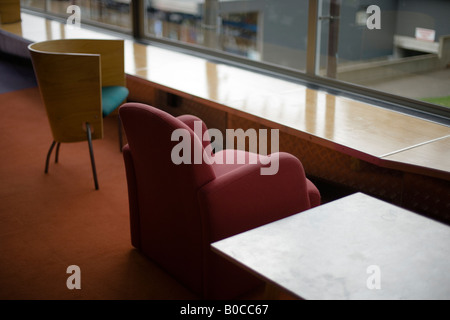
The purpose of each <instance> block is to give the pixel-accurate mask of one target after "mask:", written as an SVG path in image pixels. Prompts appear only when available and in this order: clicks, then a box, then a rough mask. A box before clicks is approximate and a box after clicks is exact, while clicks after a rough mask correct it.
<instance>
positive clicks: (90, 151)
mask: <svg viewBox="0 0 450 320" xmlns="http://www.w3.org/2000/svg"><path fill="white" fill-rule="evenodd" d="M86 133H87V138H88V144H89V154H90V155H91V165H92V174H93V176H94V184H95V190H98V181H97V171H96V170H95V160H94V149H93V148H92V135H91V126H90V124H89V123H88V122H86Z"/></svg>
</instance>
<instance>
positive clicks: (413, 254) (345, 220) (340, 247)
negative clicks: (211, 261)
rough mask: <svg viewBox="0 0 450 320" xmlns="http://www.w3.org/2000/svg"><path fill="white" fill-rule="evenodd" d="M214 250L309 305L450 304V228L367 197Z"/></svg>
mask: <svg viewBox="0 0 450 320" xmlns="http://www.w3.org/2000/svg"><path fill="white" fill-rule="evenodd" d="M212 249H213V250H214V251H215V252H217V253H219V254H221V255H223V256H224V257H226V258H227V259H230V260H231V261H233V262H235V263H237V264H239V265H241V266H242V267H243V268H246V269H248V270H250V271H251V272H253V273H255V274H256V275H258V276H260V277H261V278H262V279H264V280H265V281H266V282H267V283H268V285H271V286H276V287H277V288H279V289H280V288H281V289H282V290H285V291H287V292H288V293H290V294H291V295H294V296H295V297H298V298H302V299H311V300H322V299H327V300H328V299H329V300H372V299H385V300H397V299H406V300H425V299H445V300H447V299H450V227H449V226H447V225H444V224H441V223H439V222H436V221H433V220H430V219H428V218H425V217H423V216H420V215H417V214H415V213H412V212H409V211H406V210H404V209H402V208H399V207H396V206H393V205H391V204H388V203H385V202H383V201H380V200H377V199H374V198H372V197H369V196H367V195H364V194H362V193H356V194H354V195H351V196H348V197H345V198H342V199H340V200H337V201H334V202H331V203H328V204H325V205H322V206H320V207H317V208H314V209H312V210H309V211H306V212H303V213H299V214H296V215H293V216H291V217H288V218H285V219H282V220H279V221H276V222H273V223H270V224H268V225H265V226H262V227H259V228H256V229H253V230H250V231H247V232H244V233H241V234H239V235H236V236H233V237H230V238H227V239H224V240H221V241H218V242H215V243H213V244H212Z"/></svg>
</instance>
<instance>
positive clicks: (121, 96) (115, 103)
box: [102, 86, 129, 117]
mask: <svg viewBox="0 0 450 320" xmlns="http://www.w3.org/2000/svg"><path fill="white" fill-rule="evenodd" d="M128 93H129V91H128V89H127V88H126V87H123V86H107V87H102V114H103V117H106V116H108V115H109V114H110V113H111V112H113V111H114V110H116V109H117V107H119V106H120V105H121V104H122V103H123V102H124V100H125V99H126V98H127V97H128Z"/></svg>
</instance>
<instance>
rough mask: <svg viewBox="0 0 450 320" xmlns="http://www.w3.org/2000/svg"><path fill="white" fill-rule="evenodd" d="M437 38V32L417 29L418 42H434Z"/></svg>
mask: <svg viewBox="0 0 450 320" xmlns="http://www.w3.org/2000/svg"><path fill="white" fill-rule="evenodd" d="M435 38H436V31H435V30H431V29H424V28H416V39H417V40H425V41H433V42H434V40H435Z"/></svg>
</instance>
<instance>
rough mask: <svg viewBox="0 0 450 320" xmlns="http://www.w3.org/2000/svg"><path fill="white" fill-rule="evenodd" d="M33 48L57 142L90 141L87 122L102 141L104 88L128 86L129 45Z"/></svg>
mask: <svg viewBox="0 0 450 320" xmlns="http://www.w3.org/2000/svg"><path fill="white" fill-rule="evenodd" d="M28 48H29V51H30V54H31V59H32V61H33V66H34V70H35V74H36V79H37V82H38V85H39V90H40V92H41V96H42V99H43V101H44V104H45V107H46V110H47V115H48V119H49V122H50V126H51V129H52V134H53V138H54V140H55V141H58V142H76V141H83V140H86V132H85V130H84V129H83V124H84V123H86V122H89V123H90V125H91V127H92V129H93V133H92V139H100V138H102V137H103V121H102V106H101V102H102V101H101V88H102V86H113V85H118V86H125V81H126V78H125V72H124V57H123V55H124V50H123V40H96V39H64V40H50V41H43V42H36V43H33V44H31V45H29V47H28Z"/></svg>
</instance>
